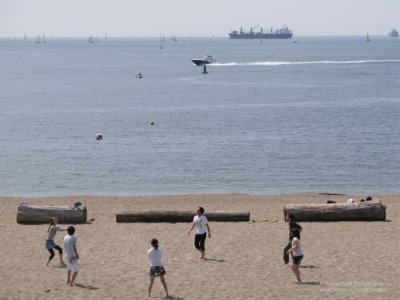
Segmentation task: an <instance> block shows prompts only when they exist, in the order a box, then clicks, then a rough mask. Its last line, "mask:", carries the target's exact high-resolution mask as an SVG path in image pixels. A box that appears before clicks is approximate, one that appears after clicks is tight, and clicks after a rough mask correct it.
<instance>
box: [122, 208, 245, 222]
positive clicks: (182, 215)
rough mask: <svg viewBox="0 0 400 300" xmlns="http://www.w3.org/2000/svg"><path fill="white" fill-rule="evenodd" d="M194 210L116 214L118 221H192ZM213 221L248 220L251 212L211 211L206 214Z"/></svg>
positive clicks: (123, 212)
mask: <svg viewBox="0 0 400 300" xmlns="http://www.w3.org/2000/svg"><path fill="white" fill-rule="evenodd" d="M194 215H195V213H194V212H193V211H154V210H152V211H150V210H147V211H120V212H117V214H116V219H117V222H118V223H123V222H125V223H164V222H165V223H178V222H184V223H191V222H192V221H193V217H194ZM204 215H205V216H206V217H207V219H208V220H209V221H212V222H246V221H247V222H248V221H250V212H222V211H216V212H209V213H206V214H204Z"/></svg>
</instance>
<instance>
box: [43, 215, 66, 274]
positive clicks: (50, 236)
mask: <svg viewBox="0 0 400 300" xmlns="http://www.w3.org/2000/svg"><path fill="white" fill-rule="evenodd" d="M57 224H58V219H57V218H55V217H53V218H51V219H50V226H49V228H48V229H47V240H46V242H45V247H46V249H47V250H48V251H49V252H50V257H49V260H48V261H47V264H46V266H48V265H49V263H50V262H51V260H52V259H53V257H54V256H55V255H54V249H56V250H57V251H58V253H59V254H60V264H61V265H62V266H65V263H64V261H63V258H62V257H63V255H62V254H63V251H62V248H61V247H60V246H58V245H57V244H56V243H55V242H54V238H55V236H56V233H57V231H65V230H67V229H65V228H62V227H60V226H57Z"/></svg>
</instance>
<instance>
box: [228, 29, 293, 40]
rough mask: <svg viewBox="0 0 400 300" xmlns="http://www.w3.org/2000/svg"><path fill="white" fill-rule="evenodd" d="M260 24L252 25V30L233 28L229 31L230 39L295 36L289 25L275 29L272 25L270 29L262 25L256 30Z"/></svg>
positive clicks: (285, 37) (287, 37)
mask: <svg viewBox="0 0 400 300" xmlns="http://www.w3.org/2000/svg"><path fill="white" fill-rule="evenodd" d="M258 27H259V26H258V25H257V26H255V27H250V31H243V29H242V27H240V31H237V30H233V31H232V32H230V33H229V38H230V39H238V40H241V39H243V40H246V39H250V40H251V39H290V38H292V36H293V32H292V31H291V30H290V29H289V28H288V27H287V26H283V27H282V28H277V29H275V30H274V29H273V28H272V27H271V28H270V30H268V31H264V30H263V28H262V27H261V28H260V30H259V31H257V32H256V31H255V29H257V28H258Z"/></svg>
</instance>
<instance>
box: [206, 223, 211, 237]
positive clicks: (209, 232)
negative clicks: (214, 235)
mask: <svg viewBox="0 0 400 300" xmlns="http://www.w3.org/2000/svg"><path fill="white" fill-rule="evenodd" d="M206 226H207V230H208V237H209V238H211V229H210V226H209V225H208V223H207V224H206Z"/></svg>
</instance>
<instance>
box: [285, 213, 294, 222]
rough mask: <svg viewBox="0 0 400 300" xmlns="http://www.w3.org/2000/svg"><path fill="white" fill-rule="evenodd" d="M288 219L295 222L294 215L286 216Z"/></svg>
mask: <svg viewBox="0 0 400 300" xmlns="http://www.w3.org/2000/svg"><path fill="white" fill-rule="evenodd" d="M286 218H287V219H289V218H290V220H292V221H294V216H293V214H287V215H286Z"/></svg>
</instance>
